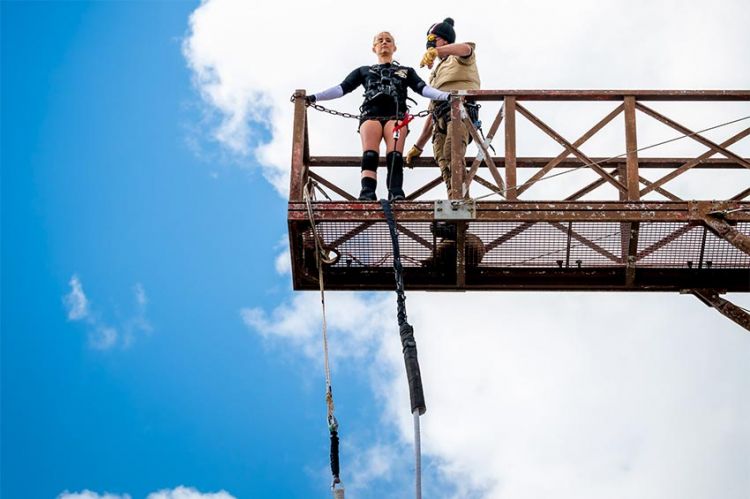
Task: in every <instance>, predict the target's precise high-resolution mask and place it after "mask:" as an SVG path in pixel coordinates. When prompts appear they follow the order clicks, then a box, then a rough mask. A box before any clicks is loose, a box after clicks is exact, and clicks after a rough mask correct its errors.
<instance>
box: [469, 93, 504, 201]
mask: <svg viewBox="0 0 750 499" xmlns="http://www.w3.org/2000/svg"><path fill="white" fill-rule="evenodd" d="M504 115H505V106H504V105H502V106H500V110H499V111H498V112H497V116H495V120H494V121H493V122H492V126H490V131H489V132H488V133H487V144H488V145H489V144H491V143H492V139H494V138H495V134H496V133H497V130H498V129H499V128H500V123H502V121H503V116H504ZM486 157H490V156H486ZM482 162H484V163H485V164H486V165H487V167H488V168H489V163H488V162H486V161H484V157H482V156H477V157H475V158H474V160H473V161H472V163H471V168H469V172H468V173H467V175H466V188H467V189H468V188H469V184H471V181H472V180H474V175H476V173H477V170H478V169H479V165H480V164H481V163H482ZM493 163H494V160H493ZM502 188H503V189H504V188H505V187H504V186H503V187H502Z"/></svg>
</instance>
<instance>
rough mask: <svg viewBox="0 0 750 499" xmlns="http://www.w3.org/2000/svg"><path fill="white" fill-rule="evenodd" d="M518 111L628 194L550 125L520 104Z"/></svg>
mask: <svg viewBox="0 0 750 499" xmlns="http://www.w3.org/2000/svg"><path fill="white" fill-rule="evenodd" d="M516 109H518V112H519V113H521V114H522V115H523V116H524V117H526V119H527V120H529V121H530V122H532V123H533V124H534V125H536V126H537V127H538V128H539V129H540V130H542V131H543V132H544V133H546V134H547V135H549V136H550V137H551V138H552V139H554V140H555V141H556V142H557V143H558V144H560V145H562V146H563V147H564V148H565V149H567V150H568V151H570V152H571V153H572V154H573V155H574V156H575V157H577V158H578V159H579V160H581V161H583V163H584V164H585V165H586V167H587V168H591V169H592V170H594V171H595V172H596V173H598V174H599V175H600V176H601V177H602V178H603V179H604V180H606V181H607V182H609V183H610V184H612V185H613V186H615V188H617V190H620V191H623V192H627V187H625V186H624V185H622V184H621V183H620V182H618V181H617V179H615V178H614V177H612V176H611V175H610V174H608V173H607V172H606V171H605V170H604V169H603V168H602V167H601V166H599V165H597V164H596V162H595V161H593V160H592V159H591V158H589V157H588V156H586V155H585V154H583V153H582V152H581V151H580V150H579V149H578V148H577V147H575V146H574V145H573V144H571V143H570V142H568V141H567V140H565V138H563V136H562V135H560V134H559V133H557V132H556V131H554V130H553V129H552V128H551V127H550V126H549V125H547V124H546V123H545V122H543V121H542V120H541V119H539V118H538V117H537V116H535V115H534V114H533V113H531V111H529V110H528V109H526V108H525V107H523V106H522V105H520V104H516Z"/></svg>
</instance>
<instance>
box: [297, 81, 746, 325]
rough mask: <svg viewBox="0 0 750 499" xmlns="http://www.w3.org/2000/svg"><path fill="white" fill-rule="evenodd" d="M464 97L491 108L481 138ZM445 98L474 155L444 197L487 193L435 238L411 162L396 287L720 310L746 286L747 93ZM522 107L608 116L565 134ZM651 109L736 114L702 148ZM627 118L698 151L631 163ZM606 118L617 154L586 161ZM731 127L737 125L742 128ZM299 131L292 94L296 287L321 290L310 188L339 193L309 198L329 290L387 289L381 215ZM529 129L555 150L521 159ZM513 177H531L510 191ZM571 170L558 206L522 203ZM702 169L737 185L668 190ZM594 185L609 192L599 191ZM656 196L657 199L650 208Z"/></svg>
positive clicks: (702, 138)
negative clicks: (693, 106) (655, 299)
mask: <svg viewBox="0 0 750 499" xmlns="http://www.w3.org/2000/svg"><path fill="white" fill-rule="evenodd" d="M298 95H304V92H303V91H298ZM465 99H471V100H474V101H500V102H501V105H500V108H499V111H498V112H497V114H495V115H494V117H493V120H492V123H491V125H490V127H489V129H488V130H487V135H486V138H484V137H483V136H482V135H481V134H480V133H479V132H478V131H477V130H476V128H475V127H474V125H473V124H472V123H471V121H470V120H469V119H467V118H466V114H465V111H464V108H463V102H464V101H465ZM451 100H452V102H451V113H452V114H451V116H452V119H453V120H463V122H464V123H465V124H466V126H467V128H468V129H469V131H470V134H471V135H472V137H473V139H474V143H475V144H476V145H477V148H478V155H477V156H475V157H467V158H466V168H465V169H464V168H463V167H462V166H461V162H460V157H458V156H456V155H457V154H458V152H457V151H456V150H454V151H453V158H452V162H451V163H452V165H453V167H452V176H451V182H452V185H451V192H452V193H453V195H452V200H451V202H452V203H453V204H454V205H455V206H459V205H464V204H472V202H471V201H466V200H465V199H464V195H465V194H468V193H469V192H474V191H475V189H473V186H475V185H477V184H478V185H479V186H482V188H483V189H484V191H485V192H488V194H487V195H484V196H480V198H479V200H478V201H477V202H476V203H473V204H472V207H473V211H472V213H473V215H472V217H466V218H463V219H462V218H460V217H459V218H457V219H455V220H452V221H448V222H447V223H448V224H449V225H450V226H451V230H452V232H451V234H450V235H448V236H446V234H444V233H442V232H440V231H438V230H436V224H435V222H436V219H438V218H441V217H437V216H436V215H437V212H436V211H435V210H436V209H435V205H434V203H433V202H431V201H429V200H428V199H426V198H427V196H428V194H429V193H430V192H431V191H433V190H434V189H435V188H438V187H440V186H441V185H442V182H443V181H442V178H441V177H440V175H439V171H438V169H437V166H436V165H435V162H434V159H433V158H419V159H417V160H416V161H415V165H414V166H415V168H416V169H417V171H421V172H428V171H429V169H432V170H433V171H434V176H433V175H430V176H429V178H430V180H429V181H427V182H426V183H424V184H422V185H420V186H418V187H416V188H415V189H413V190H412V191H411V192H409V193H408V195H407V200H406V201H405V202H400V203H397V204H396V205H395V209H394V213H395V216H396V220H397V222H398V223H399V232H400V244H401V252H402V258H403V263H404V266H405V274H404V276H405V282H406V287H407V288H411V289H453V290H457V289H458V290H462V289H467V290H470V289H474V290H482V289H540V290H544V289H546V290H550V289H554V290H605V289H606V290H638V291H647V290H656V291H681V292H684V291H686V292H691V293H693V294H695V295H696V296H699V297H701V299H702V300H703V301H704V302H706V303H709V304H712V306H718V305H721V306H722V307H724V308H726V307H727V305H726V303H723V302H719V301H717V300H721V299H720V298H717V297H716V294H717V293H723V292H727V291H735V292H736V291H750V201H748V197H750V171H748V170H750V159H748V158H746V157H743V156H742V155H740V154H739V153H737V152H735V150H734V149H735V148H736V146H737V145H738V144H739V143H740V142H741V141H742V140H743V139H745V138H746V137H747V136H748V135H750V126H747V125H748V124H750V120H748V118H750V106H748V105H746V104H747V103H748V101H750V91H575V90H570V91H466V92H458V93H455V95H454V96H453V97H452V98H451ZM526 101H571V102H572V101H583V102H586V101H611V102H612V103H613V108H612V109H611V110H608V112H606V113H605V114H604V116H603V117H601V115H600V116H594V117H593V118H592V120H591V122H592V123H594V124H593V126H591V127H590V128H589V129H588V130H586V132H585V133H582V134H580V135H579V136H577V137H574V138H570V137H565V136H564V134H563V133H561V132H559V131H557V130H555V129H554V128H553V127H551V126H550V125H549V124H548V123H547V122H545V121H544V120H542V119H541V118H540V117H539V115H538V114H539V113H537V112H532V111H531V110H530V109H529V108H530V107H533V106H530V105H528V104H526ZM648 101H671V102H680V103H684V105H689V104H690V103H692V102H697V101H703V102H734V103H736V104H737V106H738V107H737V108H736V109H737V110H738V113H737V115H735V117H737V118H738V119H736V120H734V121H736V122H737V123H735V124H734V125H735V126H734V127H733V129H732V130H733V131H732V132H729V133H725V138H724V139H723V140H711V139H709V138H708V137H707V135H709V134H708V133H704V132H701V131H697V130H694V129H691V128H688V127H686V126H684V125H683V124H680V123H679V122H678V121H676V120H675V119H673V118H670V117H668V116H666V115H665V114H664V113H662V112H658V111H656V110H655V109H653V107H652V106H651V105H650V104H649V105H647V104H646V102H648ZM743 115H745V116H744V117H743ZM637 117H639V119H643V118H645V119H647V120H650V121H654V120H655V122H658V123H660V124H661V125H660V126H666V127H668V128H669V129H671V130H672V131H674V132H676V134H678V135H679V136H681V137H683V139H684V141H687V142H693V143H697V144H699V145H700V149H701V151H700V152H699V153H697V154H695V155H694V156H692V157H645V156H642V157H641V156H639V152H642V150H643V149H646V148H648V147H644V146H645V144H643V145H642V146H641V149H640V150H639V147H638V139H637V133H636V128H637V126H640V125H639V123H641V121H637ZM518 120H524V121H526V123H524V126H525V127H526V128H519V127H518V126H517V122H518ZM617 120H620V121H621V123H622V124H623V126H622V132H623V135H624V137H623V139H624V140H623V142H624V153H623V151H614V153H620V154H613V156H611V157H591V156H589V155H587V154H586V153H585V152H584V151H583V148H584V146H585V145H586V144H587V142H589V141H590V140H591V139H592V138H593V137H595V136H596V135H597V134H598V133H600V132H601V131H602V130H603V129H604V128H605V127H607V126H608V125H610V127H609V128H610V130H611V128H612V124H615V123H616V122H617ZM743 120H747V121H744V123H741V122H742V121H743ZM738 125H739V126H742V127H743V128H742V129H740V130H739V131H737V126H738ZM307 127H308V124H307V115H306V108H305V106H304V101H303V99H297V100H296V104H295V125H294V143H293V151H292V175H291V182H290V199H289V237H290V242H291V250H292V263H293V277H294V286H295V289H314V288H317V286H318V284H317V270H316V268H315V262H314V254H312V253H311V242H312V230H313V229H312V225H311V221H310V219H309V216H308V213H307V211H306V208H305V203H304V201H303V189H304V186H305V185H307V183H308V182H314V183H315V184H317V185H318V186H319V187H321V188H323V189H325V190H327V191H328V192H330V193H332V195H333V196H334V197H337V198H338V199H336V200H335V201H314V202H313V206H314V224H315V230H316V231H317V232H318V234H319V235H320V236H321V239H322V241H323V243H324V245H326V246H327V248H328V249H330V250H333V251H335V252H336V253H338V254H339V255H340V257H339V259H338V261H337V262H336V263H335V264H333V265H331V266H330V267H328V268H326V272H327V276H326V284H327V286H328V287H329V288H332V289H390V287H392V282H393V275H392V270H391V264H392V262H391V248H390V242H389V239H388V234H387V228H386V226H385V223H384V218H383V214H382V212H381V211H380V206H379V205H378V204H377V203H371V202H360V201H357V200H356V197H355V195H353V194H352V193H350V192H348V191H347V189H346V188H344V187H342V186H341V185H337V183H336V182H334V181H332V180H331V179H330V178H326V175H325V174H324V171H325V172H331V171H336V169H338V168H350V169H351V170H350V172H351V176H352V177H358V173H357V170H358V167H359V158H358V157H349V156H337V157H331V156H311V155H310V152H309V140H308V128H307ZM501 127H502V131H503V137H502V138H503V144H504V155H503V156H493V155H492V154H491V150H490V144H491V143H492V141H493V140H494V139H495V137H496V136H498V132H500V131H501ZM529 127H530V128H532V129H534V130H536V131H537V132H541V133H542V134H543V135H544V136H546V137H548V139H550V140H553V141H554V142H556V143H557V144H558V145H559V147H560V148H561V151H560V152H559V154H557V155H556V156H554V157H518V156H517V154H516V145H517V132H518V130H528V129H529ZM454 131H455V132H454V133H455V134H456V135H455V136H454V137H453V143H454V144H455V143H457V142H458V140H460V139H459V136H458V131H457V130H456V127H454ZM717 133H718V132H717ZM521 138H523V137H521ZM642 140H643V139H642ZM745 144H746V142H745ZM521 169H530V170H526V171H528V172H530V174H528V175H524V177H525V180H524V181H521V182H519V180H518V179H519V175H518V173H519V171H520V170H521ZM576 170H579V171H586V172H593V174H594V175H595V177H594V180H593V181H592V180H591V179H590V176H589V178H588V179H587V180H586V181H585V182H582V183H581V185H578V186H575V187H574V188H573V189H571V191H572V192H570V194H568V195H561V196H559V197H558V199H551V200H544V201H539V200H535V199H532V198H526V196H527V195H528V194H529V192H528V191H529V189H530V188H531V187H532V186H534V185H535V184H537V183H539V182H541V181H544V180H547V179H549V178H550V177H554V176H559V175H561V174H564V173H566V172H571V171H576ZM701 170H702V171H707V170H709V171H711V172H712V173H713V172H715V173H716V174H717V175H718V174H721V173H722V172H727V171H732V172H733V175H734V176H735V177H736V178H739V179H740V180H739V184H738V185H737V189H736V191H737V192H736V193H734V194H732V195H729V196H726V197H725V198H724V199H722V200H720V201H716V200H715V199H712V198H711V197H709V196H706V198H705V200H686V199H683V198H682V197H681V196H679V195H677V194H676V192H677V191H676V190H675V189H673V188H672V185H673V184H675V181H676V180H678V179H682V178H684V176H685V175H686V174H687V173H688V172H694V171H701ZM485 172H486V173H485ZM423 176H424V175H423ZM571 178H572V177H571ZM735 184H736V182H735ZM603 186H608V189H605V190H601V189H600V188H601V187H603ZM605 192H606V193H605ZM613 192H614V193H615V198H614V199H612V193H613ZM597 193H601V195H598V194H597ZM647 196H648V197H649V200H648V201H647V200H645V199H644V198H645V197H647ZM654 196H657V197H660V198H661V199H659V200H658V201H653V200H652V199H653V197H654ZM433 197H434V196H433ZM438 197H441V198H442V197H444V195H440V196H438ZM738 313H739V314H740V315H741V312H738ZM725 315H727V314H725ZM728 316H729V315H728Z"/></svg>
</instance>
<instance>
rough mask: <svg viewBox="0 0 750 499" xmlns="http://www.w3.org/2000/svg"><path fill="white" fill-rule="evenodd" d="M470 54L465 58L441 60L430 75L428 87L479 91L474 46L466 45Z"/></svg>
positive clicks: (454, 57)
mask: <svg viewBox="0 0 750 499" xmlns="http://www.w3.org/2000/svg"><path fill="white" fill-rule="evenodd" d="M467 45H469V46H470V47H471V54H469V55H467V56H466V57H458V56H455V55H449V56H448V57H446V58H445V59H441V61H440V62H439V63H438V65H437V66H435V69H433V70H432V73H431V74H430V86H431V87H433V88H437V89H438V90H443V91H446V92H447V91H450V90H479V84H480V82H479V70H478V69H477V56H476V44H474V43H467Z"/></svg>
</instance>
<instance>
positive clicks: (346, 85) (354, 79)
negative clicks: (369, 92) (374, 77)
mask: <svg viewBox="0 0 750 499" xmlns="http://www.w3.org/2000/svg"><path fill="white" fill-rule="evenodd" d="M361 70H362V68H357V69H355V70H354V71H352V72H351V73H349V74H348V75H347V77H346V78H344V81H342V82H341V84H340V85H336V86H335V87H331V88H329V89H326V90H323V91H322V92H317V93H315V94H313V95H310V96H308V97H307V98H306V100H308V101H309V102H311V103H312V102H316V101H324V100H332V99H338V98H339V97H341V96H343V95H345V94H348V93H349V92H351V91H352V90H354V89H355V88H357V87H358V86H360V85H361V84H362V82H363V81H364V78H363V76H362V71H361Z"/></svg>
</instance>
